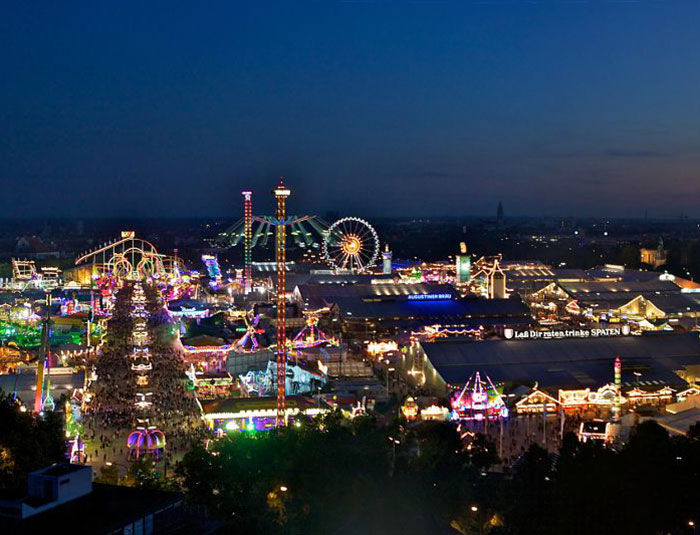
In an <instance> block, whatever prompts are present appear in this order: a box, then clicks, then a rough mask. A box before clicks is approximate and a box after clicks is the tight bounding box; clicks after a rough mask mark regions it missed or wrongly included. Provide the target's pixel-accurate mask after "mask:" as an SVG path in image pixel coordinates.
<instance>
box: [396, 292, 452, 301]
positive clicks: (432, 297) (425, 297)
mask: <svg viewBox="0 0 700 535" xmlns="http://www.w3.org/2000/svg"><path fill="white" fill-rule="evenodd" d="M407 298H408V300H409V301H442V300H445V299H452V294H450V293H442V294H412V295H408V296H407Z"/></svg>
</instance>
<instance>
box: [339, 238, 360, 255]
mask: <svg viewBox="0 0 700 535" xmlns="http://www.w3.org/2000/svg"><path fill="white" fill-rule="evenodd" d="M341 248H342V249H343V252H344V253H345V254H349V255H356V254H357V253H359V252H360V250H361V249H362V242H361V241H360V238H358V237H357V236H355V235H354V234H350V235H348V236H345V238H344V240H343V243H342V245H341Z"/></svg>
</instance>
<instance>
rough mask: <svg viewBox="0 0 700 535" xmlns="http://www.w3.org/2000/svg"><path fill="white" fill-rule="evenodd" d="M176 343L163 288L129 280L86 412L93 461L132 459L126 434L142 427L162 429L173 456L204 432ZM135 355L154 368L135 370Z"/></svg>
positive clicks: (118, 299)
mask: <svg viewBox="0 0 700 535" xmlns="http://www.w3.org/2000/svg"><path fill="white" fill-rule="evenodd" d="M135 289H136V295H137V297H136V298H134V295H135ZM142 296H143V297H145V299H143V298H142ZM174 341H175V335H174V332H173V328H172V322H171V319H170V316H169V314H168V313H167V310H166V309H165V306H164V304H163V301H162V299H161V297H160V294H159V291H158V288H157V287H156V286H155V285H152V284H144V285H141V284H140V283H136V284H133V283H132V284H128V283H127V284H125V285H124V287H123V288H121V289H120V290H119V291H118V292H117V294H116V299H115V303H114V308H113V311H112V317H111V319H110V320H109V322H108V325H107V340H106V343H105V344H104V346H103V351H102V353H101V354H100V355H99V357H98V359H97V363H96V365H95V375H94V376H93V377H92V380H91V382H90V385H89V393H90V395H89V402H88V403H87V406H86V410H85V417H86V418H85V420H86V421H85V428H86V439H87V441H88V444H89V446H88V449H87V456H88V461H89V462H95V461H97V462H107V461H108V460H111V459H115V458H116V459H129V458H133V456H130V455H129V446H128V445H127V436H128V433H129V431H130V430H133V429H135V428H137V427H139V426H144V425H145V426H155V427H158V428H159V429H160V430H161V431H163V432H164V434H165V436H166V447H165V449H166V451H167V452H168V454H169V455H170V457H171V458H172V457H173V456H174V455H182V454H184V453H185V451H186V450H187V448H188V447H189V444H190V443H191V441H192V440H193V439H194V438H195V437H197V436H198V435H199V434H200V433H201V432H202V430H201V426H200V422H201V420H200V419H199V417H198V412H199V409H198V405H197V403H196V400H195V397H194V393H193V392H192V391H190V390H188V388H187V379H186V376H185V370H186V365H185V360H184V355H183V354H182V353H181V352H180V351H178V350H176V349H175V344H174ZM135 353H140V354H141V355H144V356H143V357H142V358H141V360H140V362H147V363H149V364H150V365H151V366H150V369H147V370H138V369H137V370H134V369H133V368H132V364H133V363H134V362H135V361H134V359H133V358H132V357H133V355H134V354H135ZM139 400H141V401H143V400H148V403H141V404H139V403H137V401H139ZM164 453H165V452H164V451H162V450H161V451H159V452H158V454H159V455H163V454H164Z"/></svg>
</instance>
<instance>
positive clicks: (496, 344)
mask: <svg viewBox="0 0 700 535" xmlns="http://www.w3.org/2000/svg"><path fill="white" fill-rule="evenodd" d="M421 347H422V349H423V351H424V352H425V354H426V356H427V358H428V359H429V360H430V362H431V364H432V366H433V367H434V368H435V370H436V371H437V373H438V374H439V375H440V376H441V377H442V378H443V380H444V381H445V382H447V383H448V384H451V385H459V384H464V383H466V381H467V380H468V379H469V377H470V376H471V375H472V374H473V373H474V372H476V371H480V372H481V373H482V374H484V373H485V374H487V375H488V376H489V377H491V379H492V380H494V381H506V382H512V383H516V384H518V383H520V384H529V383H534V382H535V381H536V382H538V383H539V385H540V386H541V387H550V388H552V387H561V388H564V387H567V388H568V387H573V388H588V387H590V388H598V387H600V386H602V385H604V384H607V383H610V382H612V380H613V362H614V359H615V357H616V356H620V358H621V359H622V381H623V386H625V387H628V388H631V387H633V386H635V385H636V384H637V383H638V384H639V386H640V387H641V388H660V387H661V386H662V385H665V384H668V385H682V384H684V381H683V380H682V379H681V378H680V377H679V376H678V375H677V374H676V373H675V372H676V371H679V370H683V369H684V368H685V367H686V366H689V365H700V341H699V340H698V335H697V333H683V334H653V335H648V336H618V337H600V338H569V339H561V340H485V341H472V340H454V339H449V338H448V339H444V340H438V341H435V342H423V343H422V344H421ZM634 372H638V373H641V376H640V377H637V376H635V375H634Z"/></svg>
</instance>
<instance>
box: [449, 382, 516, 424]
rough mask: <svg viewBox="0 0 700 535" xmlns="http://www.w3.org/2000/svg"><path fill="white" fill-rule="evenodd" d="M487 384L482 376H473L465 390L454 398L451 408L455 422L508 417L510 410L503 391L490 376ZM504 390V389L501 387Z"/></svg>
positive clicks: (451, 401)
mask: <svg viewBox="0 0 700 535" xmlns="http://www.w3.org/2000/svg"><path fill="white" fill-rule="evenodd" d="M485 377H486V382H485V383H484V381H482V380H481V374H480V373H479V372H476V373H475V374H474V375H472V376H471V377H470V378H469V380H468V381H467V384H465V385H464V388H463V389H462V390H461V391H460V392H459V394H456V393H455V395H454V396H453V397H452V399H451V400H450V406H451V407H452V413H451V415H450V417H451V418H452V419H453V420H484V419H489V420H493V419H498V418H507V417H508V408H507V407H506V404H505V401H504V400H503V395H502V393H501V391H499V389H498V388H497V387H496V386H495V385H494V384H493V382H492V381H491V379H490V378H489V377H488V375H485ZM501 388H502V387H501Z"/></svg>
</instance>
